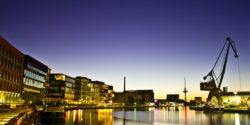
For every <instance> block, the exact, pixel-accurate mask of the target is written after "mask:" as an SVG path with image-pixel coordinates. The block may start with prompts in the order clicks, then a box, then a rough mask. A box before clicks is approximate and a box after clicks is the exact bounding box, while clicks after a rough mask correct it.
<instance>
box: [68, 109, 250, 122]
mask: <svg viewBox="0 0 250 125" xmlns="http://www.w3.org/2000/svg"><path fill="white" fill-rule="evenodd" d="M249 123H250V116H249V114H239V113H213V114H207V113H203V112H202V111H194V110H189V108H186V109H185V108H184V107H180V108H174V107H166V108H165V107H163V108H137V109H136V108H131V109H126V110H124V109H80V110H72V111H67V112H66V115H65V124H66V125H72V124H78V125H167V124H182V125H222V124H223V125H247V124H249Z"/></svg>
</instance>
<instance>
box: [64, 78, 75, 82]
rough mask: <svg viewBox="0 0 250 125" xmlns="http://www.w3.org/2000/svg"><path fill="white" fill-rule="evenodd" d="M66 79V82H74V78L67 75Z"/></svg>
mask: <svg viewBox="0 0 250 125" xmlns="http://www.w3.org/2000/svg"><path fill="white" fill-rule="evenodd" d="M66 81H67V82H71V83H75V80H74V79H71V78H69V77H66Z"/></svg>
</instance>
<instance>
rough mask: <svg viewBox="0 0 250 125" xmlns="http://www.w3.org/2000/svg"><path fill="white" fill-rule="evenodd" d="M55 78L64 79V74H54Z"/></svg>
mask: <svg viewBox="0 0 250 125" xmlns="http://www.w3.org/2000/svg"><path fill="white" fill-rule="evenodd" d="M54 77H55V79H56V80H63V81H65V76H64V75H54Z"/></svg>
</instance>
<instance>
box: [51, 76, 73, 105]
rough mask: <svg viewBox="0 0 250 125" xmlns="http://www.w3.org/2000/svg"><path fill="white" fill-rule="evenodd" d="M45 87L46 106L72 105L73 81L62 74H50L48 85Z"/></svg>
mask: <svg viewBox="0 0 250 125" xmlns="http://www.w3.org/2000/svg"><path fill="white" fill-rule="evenodd" d="M49 84H50V85H49V87H47V94H46V102H47V105H51V106H58V105H65V104H74V100H75V91H76V90H75V89H76V84H75V79H74V78H73V77H70V76H67V75H64V74H50V83H49Z"/></svg>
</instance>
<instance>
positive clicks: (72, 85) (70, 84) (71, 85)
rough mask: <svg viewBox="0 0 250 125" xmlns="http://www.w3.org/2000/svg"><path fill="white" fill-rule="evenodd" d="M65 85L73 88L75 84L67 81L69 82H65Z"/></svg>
mask: <svg viewBox="0 0 250 125" xmlns="http://www.w3.org/2000/svg"><path fill="white" fill-rule="evenodd" d="M65 86H66V87H69V88H75V84H72V83H69V82H65Z"/></svg>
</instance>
